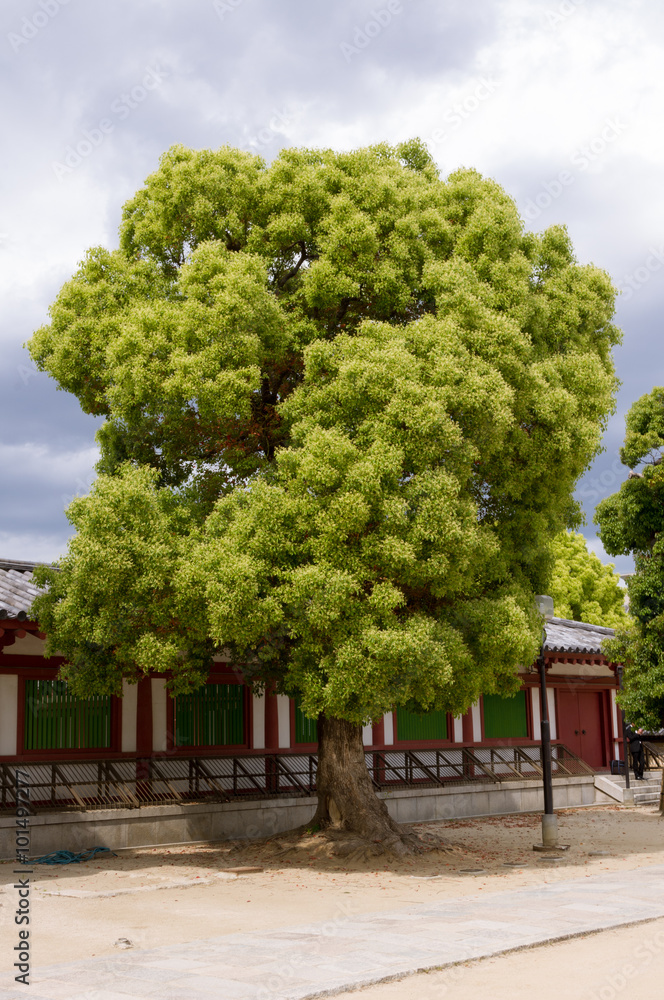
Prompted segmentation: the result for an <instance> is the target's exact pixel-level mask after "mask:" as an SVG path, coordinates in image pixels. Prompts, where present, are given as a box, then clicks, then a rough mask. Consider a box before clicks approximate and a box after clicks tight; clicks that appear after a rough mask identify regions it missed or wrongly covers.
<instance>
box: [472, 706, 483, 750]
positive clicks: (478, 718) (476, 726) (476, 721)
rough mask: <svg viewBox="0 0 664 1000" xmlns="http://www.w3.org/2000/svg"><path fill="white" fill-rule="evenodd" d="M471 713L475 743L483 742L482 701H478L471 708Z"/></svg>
mask: <svg viewBox="0 0 664 1000" xmlns="http://www.w3.org/2000/svg"><path fill="white" fill-rule="evenodd" d="M471 715H472V720H473V743H481V742H482V713H481V712H480V703H479V701H476V702H475V704H474V705H473V707H472V709H471Z"/></svg>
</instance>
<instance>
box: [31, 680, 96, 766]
mask: <svg viewBox="0 0 664 1000" xmlns="http://www.w3.org/2000/svg"><path fill="white" fill-rule="evenodd" d="M24 745H25V749H26V750H93V749H103V748H106V747H110V745H111V698H110V695H95V696H94V697H92V698H75V697H74V695H72V694H71V693H70V691H69V690H68V688H67V684H66V682H65V681H46V680H27V681H26V682H25V738H24Z"/></svg>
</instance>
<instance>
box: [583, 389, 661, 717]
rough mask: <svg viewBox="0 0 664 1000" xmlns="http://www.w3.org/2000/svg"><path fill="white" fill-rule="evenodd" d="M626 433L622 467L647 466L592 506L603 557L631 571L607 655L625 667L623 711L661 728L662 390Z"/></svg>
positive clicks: (641, 406) (642, 403) (645, 402)
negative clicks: (617, 558) (620, 624)
mask: <svg viewBox="0 0 664 1000" xmlns="http://www.w3.org/2000/svg"><path fill="white" fill-rule="evenodd" d="M626 425H627V433H626V436H625V444H624V447H623V451H622V456H621V457H622V459H623V462H625V464H628V465H629V466H630V467H631V468H634V467H635V466H637V465H640V464H641V463H642V462H648V464H646V465H645V467H644V468H643V472H642V473H639V474H631V475H630V477H629V478H628V479H627V480H626V481H625V482H624V483H623V484H622V486H621V487H620V490H619V492H618V493H614V494H613V496H610V497H607V499H606V500H603V501H602V502H601V503H600V504H598V506H597V511H596V515H595V519H596V521H597V523H598V524H599V525H600V535H601V538H602V541H603V543H604V548H605V549H606V550H607V552H610V553H611V554H612V555H623V554H628V553H631V554H632V555H633V556H634V566H635V573H634V575H633V576H632V577H631V578H630V580H629V581H628V592H629V610H630V614H631V616H632V619H633V622H632V625H631V626H630V627H629V628H626V629H622V630H620V632H619V633H618V634H617V636H616V639H615V640H614V641H613V642H611V643H610V644H609V645H608V646H607V651H608V653H609V655H610V656H611V657H612V658H613V659H614V660H615V661H616V662H622V663H624V665H625V692H624V694H623V696H622V704H623V706H624V708H625V711H626V712H627V713H628V716H629V717H630V718H631V719H632V720H633V721H634V722H640V723H641V724H643V725H645V726H648V727H654V728H659V727H660V726H661V725H662V724H663V723H664V464H662V463H661V458H660V456H661V452H662V449H664V389H662V388H655V389H653V391H652V392H651V393H649V394H647V395H645V396H642V397H641V398H640V399H638V400H637V401H636V403H634V405H633V406H632V408H631V410H630V411H629V413H628V415H627V421H626Z"/></svg>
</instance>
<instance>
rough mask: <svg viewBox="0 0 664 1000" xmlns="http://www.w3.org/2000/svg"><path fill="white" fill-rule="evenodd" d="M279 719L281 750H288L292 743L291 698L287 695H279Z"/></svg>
mask: <svg viewBox="0 0 664 1000" xmlns="http://www.w3.org/2000/svg"><path fill="white" fill-rule="evenodd" d="M277 719H278V723H279V749H280V750H288V748H289V747H290V745H291V742H290V698H289V697H288V695H286V694H278V695H277Z"/></svg>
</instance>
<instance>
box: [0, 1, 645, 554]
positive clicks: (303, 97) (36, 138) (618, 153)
mask: <svg viewBox="0 0 664 1000" xmlns="http://www.w3.org/2000/svg"><path fill="white" fill-rule="evenodd" d="M388 15H389V16H388ZM663 23H664V13H663V12H661V11H660V10H659V8H657V6H656V5H651V6H650V7H647V8H646V7H644V5H643V4H641V3H639V2H638V0H627V2H623V0H620V2H619V0H608V2H607V0H601V2H600V0H586V2H584V3H578V4H572V5H570V4H566V5H565V4H561V3H556V2H555V0H554V2H552V3H551V4H550V5H533V4H529V3H527V2H525V0H499V2H494V0H477V2H475V3H473V4H468V3H462V2H458V0H457V2H446V3H444V4H441V3H440V2H439V0H401V3H399V2H395V0H363V2H354V0H353V2H351V0H346V2H339V3H334V4H326V5H317V4H313V3H311V2H305V0H281V2H280V3H279V4H278V5H276V4H274V3H273V2H271V0H227V2H224V0H217V2H216V4H215V3H213V2H212V0H191V2H189V3H187V4H186V5H185V4H181V3H178V2H176V0H116V2H115V3H114V4H90V3H85V2H84V0H68V2H66V3H65V2H63V0H5V3H4V4H3V8H2V11H1V13H0V51H1V52H2V59H1V60H0V81H1V82H2V84H3V92H4V93H6V94H7V93H9V94H11V100H6V101H5V102H3V106H2V108H1V109H0V122H1V125H2V130H3V137H5V143H4V148H3V150H2V151H1V152H0V174H1V176H2V179H3V186H2V190H3V198H2V210H1V211H2V214H1V215H0V293H1V294H2V300H3V308H2V314H1V319H0V344H2V348H3V360H4V362H5V363H4V365H3V367H2V370H1V371H0V427H1V428H2V436H1V440H2V444H3V446H4V447H5V448H11V449H13V450H12V451H11V452H9V451H6V453H5V460H4V461H3V515H4V524H3V526H2V530H1V531H0V545H2V546H4V547H5V551H3V552H2V554H4V555H6V556H8V555H12V556H14V557H15V558H21V557H24V558H50V557H51V556H52V555H53V554H55V552H56V551H57V550H58V547H59V548H60V549H62V548H64V545H65V543H66V539H67V537H68V535H69V532H70V529H69V526H68V525H67V522H66V519H65V518H64V515H63V512H62V506H63V504H62V496H67V495H71V494H72V493H74V492H76V491H77V489H78V488H79V487H78V486H77V479H80V480H81V481H83V482H85V481H86V480H87V479H89V476H90V475H91V474H92V464H93V462H94V457H93V455H94V452H93V448H94V432H95V429H96V426H97V423H98V421H95V420H93V419H92V418H90V417H86V416H85V415H83V414H81V413H80V411H79V409H78V404H77V402H76V400H74V399H73V398H70V397H68V396H67V395H66V394H65V393H62V392H56V391H55V387H54V386H53V384H52V383H51V382H50V381H49V380H48V378H47V377H46V376H44V375H35V374H34V373H31V363H30V362H29V360H28V359H27V356H26V355H25V353H24V352H23V351H22V348H21V344H22V343H23V341H25V340H26V339H28V338H29V336H30V334H31V332H32V330H33V329H35V328H36V327H37V326H39V325H40V324H41V323H43V322H44V321H45V320H46V318H47V307H48V304H49V302H51V301H52V299H53V298H54V296H55V294H56V293H57V290H58V289H59V287H60V286H61V284H62V283H63V282H64V281H65V280H66V279H67V278H68V277H69V276H70V275H71V273H72V271H73V270H74V269H75V267H76V264H77V262H78V261H79V260H80V259H81V257H82V256H83V254H84V253H85V251H86V249H87V248H88V247H89V246H93V245H96V244H104V245H107V246H113V245H115V244H116V239H117V235H116V234H117V227H118V224H119V221H120V213H121V207H122V204H123V203H124V202H125V201H126V199H127V198H129V197H130V196H131V195H132V194H133V192H134V191H135V190H136V189H137V188H138V187H139V186H140V185H141V184H142V182H143V180H144V178H145V177H146V176H147V174H148V173H149V172H150V171H152V170H154V169H155V167H156V165H157V162H158V158H159V156H160V154H161V153H162V152H163V151H164V150H166V149H167V148H168V147H169V146H171V145H172V144H174V143H176V142H182V143H184V144H185V145H190V146H194V147H198V148H200V147H206V146H207V147H217V146H219V145H221V144H223V143H231V144H234V145H240V146H243V147H244V148H251V149H255V150H256V151H258V152H260V153H261V155H263V156H264V157H265V158H266V159H267V160H270V159H271V158H272V157H273V156H274V155H275V154H276V153H277V151H278V150H279V148H281V147H282V146H284V145H324V146H333V147H335V148H346V147H348V146H352V145H364V144H367V143H370V142H374V141H380V140H384V139H387V140H388V141H398V140H401V139H403V138H406V137H408V136H411V135H415V134H420V135H422V136H423V137H424V138H425V139H427V140H428V141H429V142H430V143H431V148H432V151H433V153H434V156H435V157H436V159H437V161H438V163H439V165H440V169H441V172H442V173H443V175H446V174H447V173H449V171H451V170H453V169H455V168H456V167H457V166H459V165H466V166H476V167H477V168H478V169H480V170H481V171H482V172H484V173H486V174H488V175H490V176H493V177H495V178H496V179H497V180H498V181H499V182H500V183H501V184H503V185H504V186H505V187H506V189H507V190H508V191H509V192H510V193H511V194H512V196H513V197H514V198H515V199H516V201H517V204H518V205H519V208H520V210H521V211H522V212H523V213H524V216H525V218H526V222H527V225H529V226H530V227H532V228H535V229H542V228H545V227H546V226H548V225H551V224H553V223H560V222H563V223H566V224H567V225H568V227H569V229H570V233H571V235H572V238H573V241H574V244H575V247H576V248H577V252H578V256H579V259H580V260H581V261H593V262H594V263H596V264H597V265H598V266H600V267H603V268H605V269H606V270H608V271H609V273H610V274H611V275H612V276H613V278H614V280H615V281H616V283H618V284H619V285H621V286H622V287H624V288H625V293H624V294H623V296H622V297H621V299H620V300H619V305H618V312H617V322H618V324H619V325H621V326H622V327H623V329H624V331H625V342H624V345H623V346H622V347H621V348H620V349H619V350H618V351H617V352H616V360H617V364H618V370H619V375H620V378H621V379H622V383H623V384H622V388H621V392H620V395H619V399H618V412H617V414H616V416H615V417H614V418H613V419H612V420H611V421H610V423H609V427H608V429H607V434H606V439H605V448H606V450H605V452H604V453H603V454H602V455H601V456H599V458H598V459H597V460H596V462H595V463H594V465H593V468H592V469H591V470H589V472H588V474H587V475H586V477H584V479H583V480H582V482H581V484H580V487H579V497H580V499H581V501H582V503H583V504H584V508H585V510H586V514H587V518H588V526H587V528H586V529H585V530H586V532H587V536H588V538H589V539H590V540H591V541H592V540H593V537H594V528H593V526H592V514H593V510H594V505H595V503H596V502H597V499H599V498H601V497H599V496H597V497H596V496H595V494H596V493H599V492H600V491H601V490H604V491H608V492H611V491H612V490H613V489H615V488H617V487H618V485H619V482H620V475H619V474H620V469H618V468H616V459H617V453H618V449H619V447H620V443H621V441H622V435H623V419H624V414H625V412H626V411H627V409H628V408H629V406H630V404H631V403H632V402H633V401H634V399H636V398H637V397H638V396H639V395H641V394H642V393H643V392H646V391H649V389H650V388H651V387H652V385H653V384H663V383H664V360H663V358H664V353H663V352H662V350H661V346H660V345H661V335H660V333H659V316H660V315H661V313H662V301H661V300H662V297H663V294H664V293H663V292H662V275H664V264H663V265H662V268H661V270H660V269H659V268H658V267H657V266H656V258H653V257H652V253H651V251H652V247H653V246H654V247H655V248H659V246H660V235H659V234H661V232H662V223H663V222H664V198H663V197H662V193H661V175H662V168H663V167H664V163H663V162H662V160H663V159H664V153H663V152H662V150H661V148H660V146H659V143H658V140H657V136H658V134H659V122H660V120H661V110H662V102H663V101H664V84H663V83H662V81H661V79H660V77H661V74H660V72H659V66H660V64H661V60H662V49H663V48H664V44H663V41H664V40H663V38H662V26H663ZM487 79H488V80H492V81H494V82H495V86H494V87H493V88H492V89H491V88H489V89H490V93H485V92H483V96H482V99H481V100H476V99H475V96H474V95H476V94H477V92H478V91H477V88H478V85H479V83H480V81H482V80H487ZM616 116H618V117H620V116H622V119H623V120H624V121H625V122H626V127H625V129H624V130H623V131H621V132H620V134H616V136H615V138H614V139H611V141H606V142H605V144H604V148H601V149H600V148H599V147H600V144H601V135H602V131H603V129H605V128H606V127H607V125H606V123H607V121H608V120H610V119H612V118H614V117H616ZM103 123H105V124H103ZM435 136H437V138H435ZM598 137H600V138H599V139H598ZM593 140H594V141H595V148H596V150H597V153H596V155H594V157H593V159H592V160H590V161H589V162H588V165H587V166H586V167H583V168H582V167H581V166H580V160H579V156H582V155H583V154H582V153H580V150H582V149H583V147H584V145H586V144H588V143H592V142H593ZM591 152H592V149H591ZM575 156H576V162H575V163H572V162H571V161H572V158H573V157H575ZM58 165H60V166H58ZM561 171H569V172H571V174H572V181H571V183H566V184H563V185H562V189H561V191H560V192H559V193H556V194H555V196H554V195H552V194H551V192H552V191H554V192H555V191H556V190H557V188H556V182H558V181H559V175H560V172H561ZM547 195H550V203H547ZM538 196H539V203H538V202H537V198H538ZM533 203H535V205H536V209H537V210H538V211H539V214H537V215H536V216H535V217H534V218H530V219H528V212H529V206H532V204H533ZM530 212H531V215H532V214H533V213H532V208H531V209H530ZM663 255H664V250H663ZM646 261H649V262H650V263H649V264H646ZM86 463H87V464H86ZM625 471H626V470H625ZM612 477H613V478H615V484H614V483H613V479H612ZM609 480H611V483H609ZM8 546H9V547H12V551H11V552H9V551H6V548H7V547H8ZM17 548H20V551H18V550H17ZM47 550H48V554H45V553H46V551H47ZM623 568H627V566H625V567H623Z"/></svg>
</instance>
